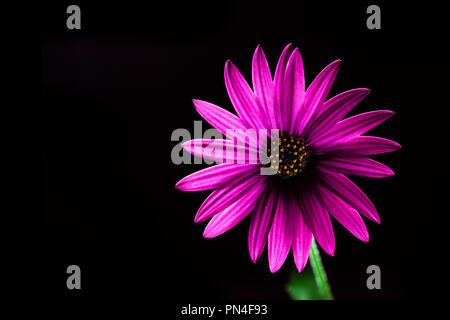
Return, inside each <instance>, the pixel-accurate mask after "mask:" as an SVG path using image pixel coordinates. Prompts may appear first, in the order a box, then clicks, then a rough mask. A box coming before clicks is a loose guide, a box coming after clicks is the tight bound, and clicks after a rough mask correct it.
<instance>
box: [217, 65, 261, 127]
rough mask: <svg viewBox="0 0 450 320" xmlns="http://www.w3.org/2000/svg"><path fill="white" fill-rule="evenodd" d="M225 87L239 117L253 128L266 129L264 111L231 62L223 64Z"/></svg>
mask: <svg viewBox="0 0 450 320" xmlns="http://www.w3.org/2000/svg"><path fill="white" fill-rule="evenodd" d="M225 86H226V87H227V91H228V95H229V96H230V100H231V102H232V103H233V106H234V108H235V109H236V112H237V114H238V115H239V117H240V118H241V119H243V120H244V121H246V122H247V123H248V124H250V125H251V126H252V127H253V128H257V129H264V128H266V129H267V126H266V125H265V123H266V121H265V119H266V118H265V116H266V115H265V114H264V110H262V108H261V107H260V105H259V103H258V101H257V99H256V96H255V94H254V93H253V91H252V89H251V88H250V86H249V85H248V83H247V81H245V79H244V77H243V76H242V74H241V73H240V72H239V70H238V69H237V68H236V67H235V66H234V64H233V63H232V62H231V61H227V62H226V63H225Z"/></svg>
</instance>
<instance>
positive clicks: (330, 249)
mask: <svg viewBox="0 0 450 320" xmlns="http://www.w3.org/2000/svg"><path fill="white" fill-rule="evenodd" d="M299 191H300V194H301V196H300V198H299V200H298V201H299V206H300V209H301V211H302V213H303V217H304V218H305V222H306V224H307V225H308V229H309V230H311V231H312V233H313V235H314V238H315V239H316V240H317V242H318V243H319V244H320V246H321V247H322V249H323V250H325V252H326V253H328V254H329V255H331V256H333V255H334V251H335V248H336V244H335V240H334V232H333V226H332V225H331V219H330V215H329V214H328V212H327V211H326V210H325V209H324V208H323V206H322V205H321V203H320V202H319V200H318V199H317V197H316V195H315V190H312V189H311V188H302V189H301V190H299Z"/></svg>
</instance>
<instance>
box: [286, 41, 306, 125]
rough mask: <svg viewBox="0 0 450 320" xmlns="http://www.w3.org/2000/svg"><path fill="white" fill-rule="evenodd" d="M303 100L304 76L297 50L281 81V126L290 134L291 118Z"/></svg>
mask: <svg viewBox="0 0 450 320" xmlns="http://www.w3.org/2000/svg"><path fill="white" fill-rule="evenodd" d="M304 99H305V75H304V72H303V61H302V57H301V55H300V51H299V50H298V48H296V49H295V50H294V52H292V54H291V57H290V58H289V62H288V64H287V67H286V74H285V75H284V80H283V92H282V96H281V105H280V110H281V118H282V120H283V126H284V129H285V130H286V131H289V133H290V134H292V133H293V132H294V126H293V122H294V121H295V119H294V118H293V116H294V115H296V114H297V113H298V112H299V110H300V108H301V105H302V104H303V101H304Z"/></svg>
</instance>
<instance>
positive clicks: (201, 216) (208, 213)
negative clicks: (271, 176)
mask: <svg viewBox="0 0 450 320" xmlns="http://www.w3.org/2000/svg"><path fill="white" fill-rule="evenodd" d="M258 170H259V169H258V168H252V169H250V170H248V172H244V173H242V175H241V176H239V177H237V178H236V179H235V180H233V181H230V182H229V183H227V184H225V185H223V186H222V187H220V188H218V189H216V190H214V191H213V192H212V193H211V194H210V195H209V197H208V198H206V200H205V201H204V202H203V203H202V205H201V206H200V208H199V209H198V211H197V214H196V215H195V218H194V221H195V222H196V223H198V222H202V221H205V220H207V219H209V218H211V217H212V216H214V215H216V214H218V213H219V212H221V211H223V210H225V209H226V208H227V207H229V206H230V205H231V204H233V203H234V202H236V201H237V200H238V199H239V198H240V197H241V196H244V195H245V194H246V193H247V190H248V189H249V188H250V187H251V186H253V185H255V184H256V183H258V182H259V181H260V180H262V179H264V176H261V175H260V174H259V172H258Z"/></svg>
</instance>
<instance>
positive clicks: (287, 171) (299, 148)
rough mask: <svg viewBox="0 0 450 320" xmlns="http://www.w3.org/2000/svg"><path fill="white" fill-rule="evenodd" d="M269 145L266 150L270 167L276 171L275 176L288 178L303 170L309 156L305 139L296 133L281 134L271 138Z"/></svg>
mask: <svg viewBox="0 0 450 320" xmlns="http://www.w3.org/2000/svg"><path fill="white" fill-rule="evenodd" d="M277 144H278V152H277V148H276V145H277ZM270 145H271V147H270V148H267V152H268V155H270V156H269V157H270V167H271V168H272V169H273V170H274V171H276V173H275V175H276V176H279V177H281V178H290V177H295V176H297V175H299V174H301V173H303V172H304V171H305V168H306V165H307V163H308V158H309V156H310V152H309V150H308V148H307V147H306V143H305V139H303V138H300V137H299V136H297V135H290V134H283V135H282V136H281V137H280V138H278V139H274V140H272V141H271V143H270Z"/></svg>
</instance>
